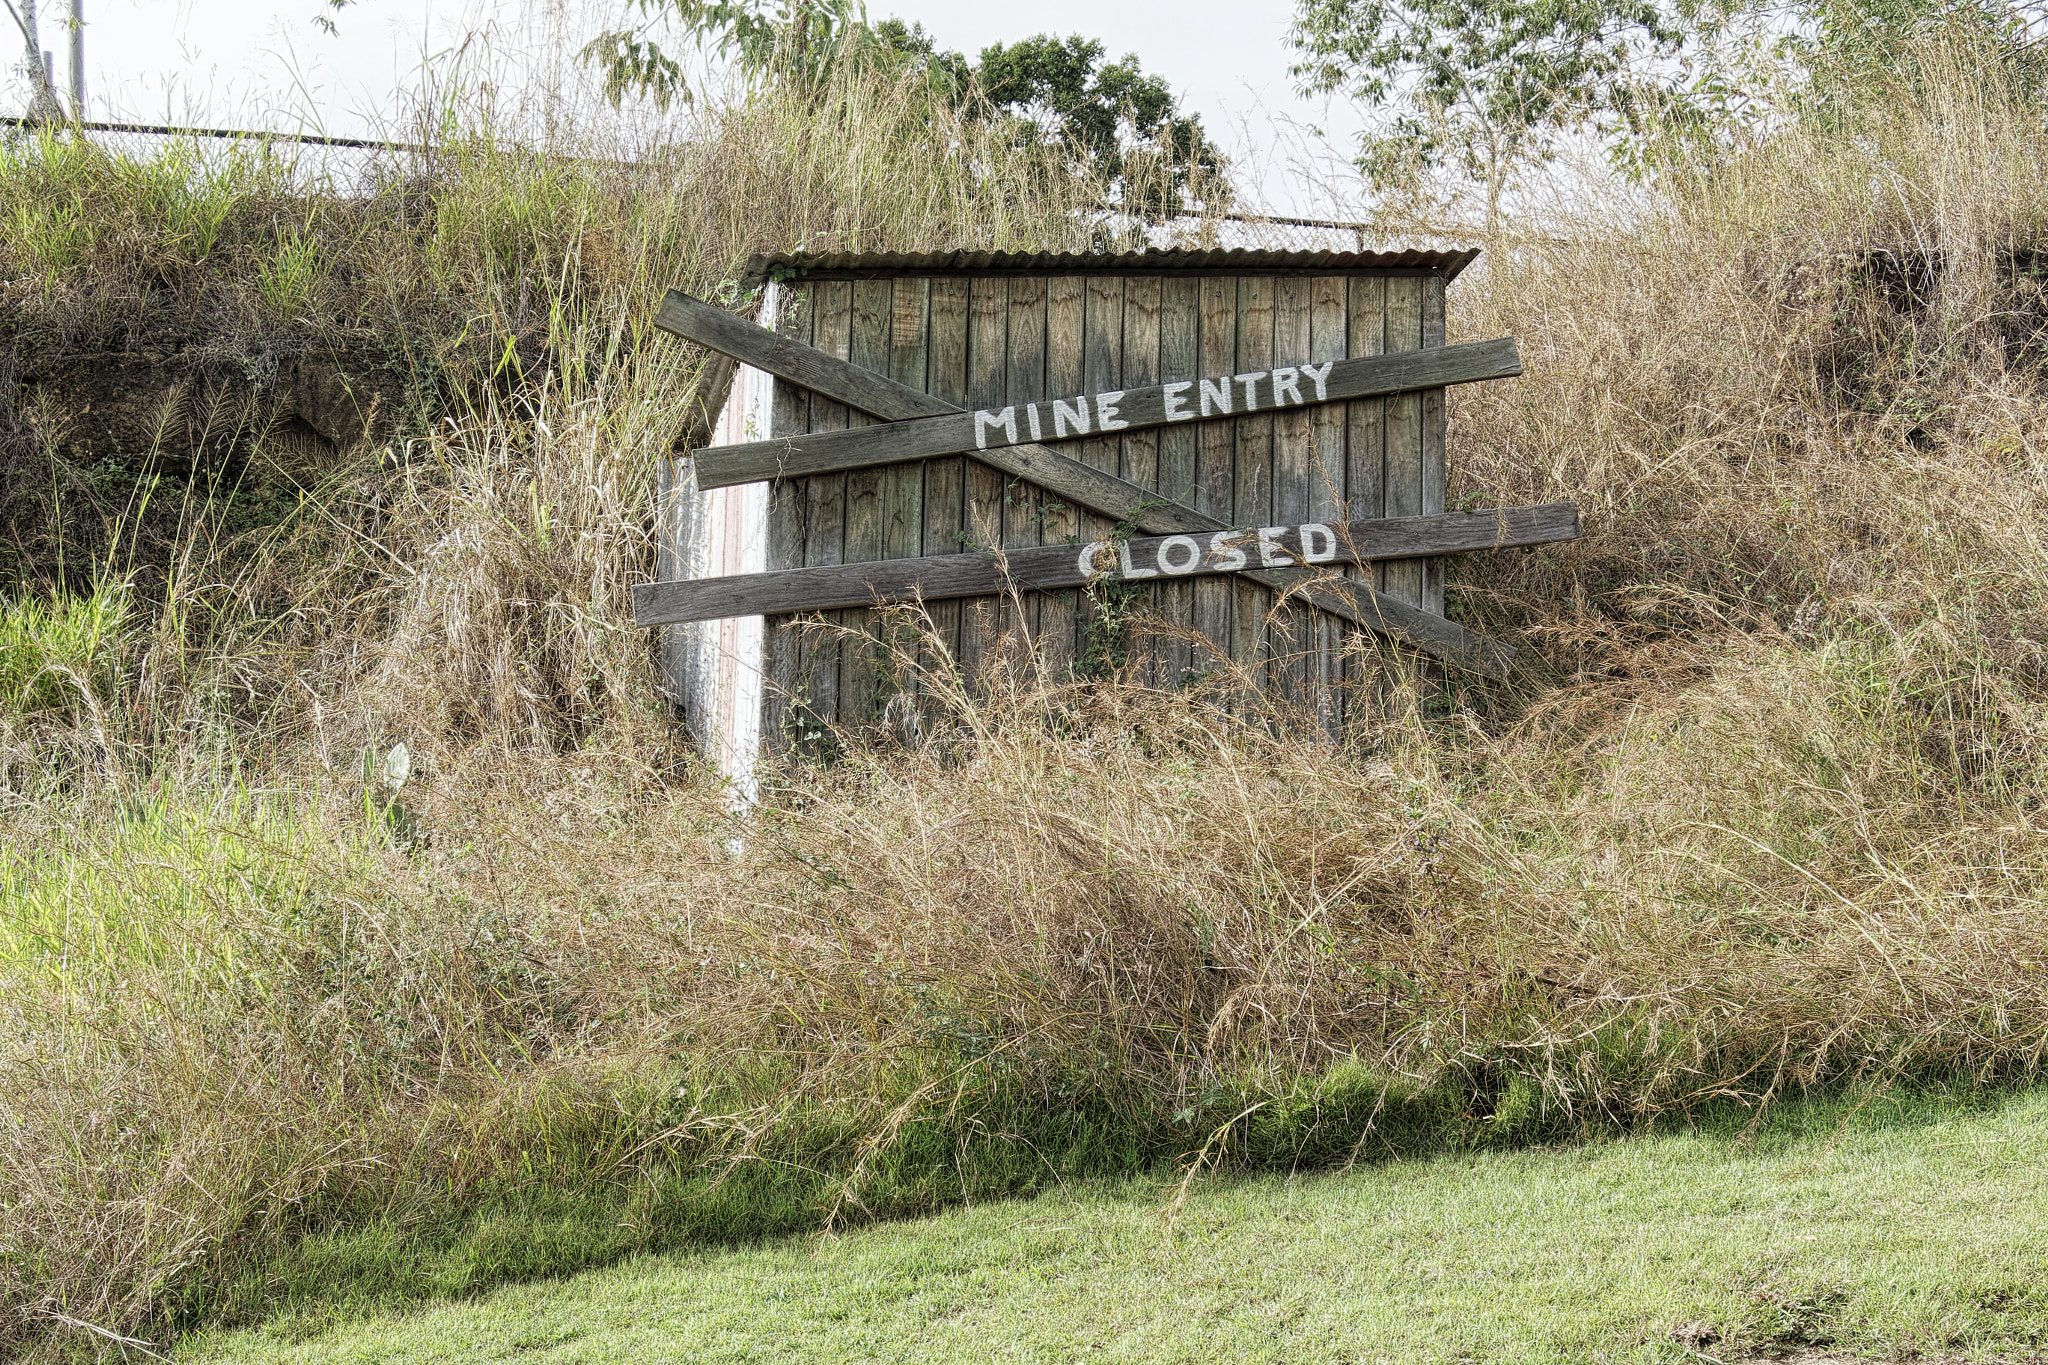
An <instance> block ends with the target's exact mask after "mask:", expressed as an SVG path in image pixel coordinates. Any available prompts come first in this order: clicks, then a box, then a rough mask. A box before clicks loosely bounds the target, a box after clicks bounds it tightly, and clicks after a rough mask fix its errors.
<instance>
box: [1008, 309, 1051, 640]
mask: <svg viewBox="0 0 2048 1365" xmlns="http://www.w3.org/2000/svg"><path fill="white" fill-rule="evenodd" d="M1050 284H1051V281H1050V280H1048V279H1046V278H1044V277H1019V278H1016V279H1013V280H1011V281H1010V314H1009V317H1010V335H1009V351H1008V353H1007V361H1008V363H1007V366H1006V373H1007V378H1006V382H1005V384H1004V388H1003V401H1004V402H1005V403H1015V402H1018V401H1019V400H1029V399H1033V398H1041V397H1044V396H1045V331H1046V322H1047V316H1046V304H1047V301H1048V290H1049V286H1050ZM1043 496H1044V494H1043V489H1042V487H1041V485H1040V484H1038V483H1037V482H1036V481H1035V480H1031V479H1026V478H1021V477H1015V476H1013V477H1011V478H1009V479H1006V480H1004V482H1003V540H1002V545H1003V548H1004V549H1006V550H1011V549H1025V548H1028V547H1030V546H1034V545H1037V544H1040V543H1041V541H1042V540H1043V537H1044V531H1043V528H1042V527H1041V526H1040V524H1039V515H1040V502H1041V500H1042V498H1043ZM1001 621H1002V625H1001V630H1002V636H1003V645H1004V648H1005V650H1007V651H1009V653H1010V664H1011V667H1013V668H1016V667H1020V666H1021V665H1022V664H1023V663H1024V660H1025V656H1026V651H1028V650H1030V649H1031V648H1032V645H1033V643H1034V641H1035V640H1036V639H1037V636H1038V602H1037V600H1036V599H1035V598H1034V599H1030V600H1027V601H1016V600H1010V599H1006V600H1005V601H1004V602H1003V606H1002V615H1001Z"/></svg>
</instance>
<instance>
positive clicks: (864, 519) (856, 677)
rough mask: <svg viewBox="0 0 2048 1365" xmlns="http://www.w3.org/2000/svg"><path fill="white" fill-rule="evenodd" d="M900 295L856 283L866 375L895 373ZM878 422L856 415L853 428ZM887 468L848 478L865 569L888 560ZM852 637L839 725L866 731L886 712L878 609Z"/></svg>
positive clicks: (844, 645)
mask: <svg viewBox="0 0 2048 1365" xmlns="http://www.w3.org/2000/svg"><path fill="white" fill-rule="evenodd" d="M894 299H895V290H894V288H893V285H892V282H891V281H889V280H856V281H854V285H853V332H852V337H851V349H850V350H849V352H848V355H847V358H848V359H850V360H851V361H853V363H854V364H856V365H858V366H860V367H861V368H862V369H864V370H874V371H876V372H877V373H880V374H887V373H888V372H889V329H890V321H891V308H892V305H893V303H894ZM872 421H873V419H872V418H870V417H867V416H866V415H865V414H856V415H855V417H854V418H853V419H852V420H851V422H850V425H855V426H866V425H869V424H870V423H871V422H872ZM882 481H883V468H882V467H879V466H878V467H874V468H869V469H855V470H850V471H848V473H847V476H846V557H845V559H844V560H843V561H841V562H843V563H847V564H861V563H865V562H867V561H869V560H875V559H881V558H883V557H884V550H883V538H882V535H883V533H882ZM844 619H845V624H846V626H847V627H848V633H847V634H846V635H845V636H844V638H843V640H842V642H841V648H840V655H839V720H840V723H841V724H842V725H866V724H868V723H869V722H871V721H872V720H874V719H875V717H876V715H877V714H878V713H879V709H880V695H879V694H880V690H881V685H880V681H879V679H878V678H877V676H876V674H877V669H878V668H879V666H880V663H881V660H880V657H879V654H878V651H877V649H876V647H875V645H874V638H875V633H876V631H877V630H878V629H879V627H880V622H879V620H878V613H877V612H876V611H875V609H874V608H872V607H858V608H850V609H848V610H847V611H846V612H845V614H844Z"/></svg>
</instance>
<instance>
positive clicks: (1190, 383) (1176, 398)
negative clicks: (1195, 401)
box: [1159, 379, 1195, 422]
mask: <svg viewBox="0 0 2048 1365" xmlns="http://www.w3.org/2000/svg"><path fill="white" fill-rule="evenodd" d="M1194 386H1195V381H1194V380H1192V379H1183V380H1182V381H1181V382H1180V383H1178V384H1167V385H1164V386H1162V387H1161V388H1160V390H1159V396H1160V397H1161V398H1162V399H1164V400H1165V402H1166V420H1167V421H1169V422H1192V421H1194V420H1195V415H1194V414H1193V413H1192V412H1189V411H1188V409H1187V400H1186V399H1184V398H1182V397H1181V395H1182V394H1184V393H1186V392H1187V391H1188V390H1189V389H1192V388H1193V387H1194Z"/></svg>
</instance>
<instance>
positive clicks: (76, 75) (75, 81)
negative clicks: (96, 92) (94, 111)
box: [71, 0, 85, 123]
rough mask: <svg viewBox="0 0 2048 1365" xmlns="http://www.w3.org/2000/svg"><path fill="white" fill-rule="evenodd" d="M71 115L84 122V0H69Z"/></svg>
mask: <svg viewBox="0 0 2048 1365" xmlns="http://www.w3.org/2000/svg"><path fill="white" fill-rule="evenodd" d="M71 117H73V118H75V119H77V120H78V121H79V122H80V123H83V122H85V0H71Z"/></svg>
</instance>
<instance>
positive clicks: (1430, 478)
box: [1419, 276, 1448, 616]
mask: <svg viewBox="0 0 2048 1365" xmlns="http://www.w3.org/2000/svg"><path fill="white" fill-rule="evenodd" d="M1422 345H1423V347H1424V349H1425V350H1430V349H1432V348H1435V353H1436V354H1442V351H1443V349H1446V348H1444V282H1443V278H1442V277H1441V276H1432V277H1430V278H1427V279H1425V280H1423V282H1422ZM1421 400H1422V501H1421V510H1422V513H1423V515H1424V516H1427V515H1429V514H1430V513H1432V512H1441V511H1443V510H1444V495H1445V486H1446V483H1447V482H1448V471H1447V470H1446V468H1445V464H1444V435H1445V432H1444V391H1443V389H1442V388H1433V389H1424V390H1423V391H1422V394H1421ZM1421 569H1422V587H1421V596H1420V599H1419V600H1420V601H1421V603H1422V609H1423V610H1424V611H1429V612H1434V613H1436V614H1437V615H1438V616H1442V615H1443V614H1444V564H1443V561H1442V560H1425V561H1424V562H1423V564H1422V565H1421Z"/></svg>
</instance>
